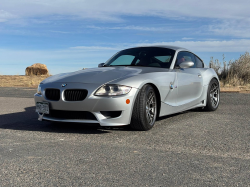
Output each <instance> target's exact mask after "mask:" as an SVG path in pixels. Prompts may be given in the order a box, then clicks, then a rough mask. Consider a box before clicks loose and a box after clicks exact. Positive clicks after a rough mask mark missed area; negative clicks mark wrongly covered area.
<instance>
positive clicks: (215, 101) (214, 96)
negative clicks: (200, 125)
mask: <svg viewBox="0 0 250 187" xmlns="http://www.w3.org/2000/svg"><path fill="white" fill-rule="evenodd" d="M219 103H220V86H219V82H218V81H217V80H216V79H212V80H211V82H210V84H209V86H208V90H207V105H206V107H205V110H207V111H215V110H216V109H217V108H218V106H219Z"/></svg>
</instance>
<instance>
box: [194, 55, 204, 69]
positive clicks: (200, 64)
mask: <svg viewBox="0 0 250 187" xmlns="http://www.w3.org/2000/svg"><path fill="white" fill-rule="evenodd" d="M195 61H196V67H197V68H204V64H203V62H202V61H201V60H200V59H199V58H198V57H197V56H195Z"/></svg>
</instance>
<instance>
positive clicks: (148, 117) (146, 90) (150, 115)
mask: <svg viewBox="0 0 250 187" xmlns="http://www.w3.org/2000/svg"><path fill="white" fill-rule="evenodd" d="M156 99H157V98H156V94H155V91H154V88H153V87H152V86H150V85H149V84H146V85H144V86H143V87H142V88H141V90H140V91H139V93H138V95H137V97H136V100H135V104H134V108H133V113H132V117H131V123H130V126H131V127H132V128H133V129H136V130H141V131H146V130H149V129H151V128H152V127H153V126H154V124H155V120H156V116H157V100H156Z"/></svg>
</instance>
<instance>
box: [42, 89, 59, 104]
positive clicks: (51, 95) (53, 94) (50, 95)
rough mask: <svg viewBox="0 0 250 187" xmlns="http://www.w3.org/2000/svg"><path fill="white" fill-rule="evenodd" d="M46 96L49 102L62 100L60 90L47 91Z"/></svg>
mask: <svg viewBox="0 0 250 187" xmlns="http://www.w3.org/2000/svg"><path fill="white" fill-rule="evenodd" d="M45 96H46V98H47V99H49V100H52V101H59V100H60V90H58V89H46V91H45Z"/></svg>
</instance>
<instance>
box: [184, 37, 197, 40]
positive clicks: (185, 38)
mask: <svg viewBox="0 0 250 187" xmlns="http://www.w3.org/2000/svg"><path fill="white" fill-rule="evenodd" d="M192 39H194V38H187V37H184V38H182V40H192Z"/></svg>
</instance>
